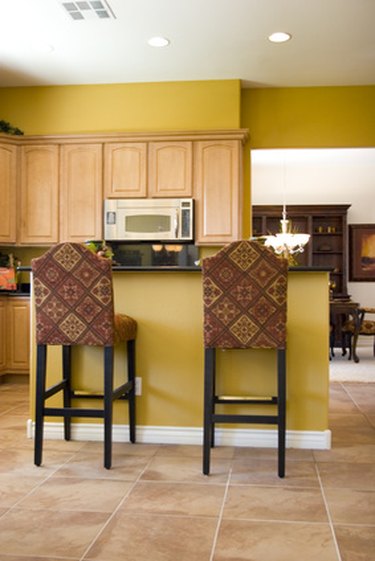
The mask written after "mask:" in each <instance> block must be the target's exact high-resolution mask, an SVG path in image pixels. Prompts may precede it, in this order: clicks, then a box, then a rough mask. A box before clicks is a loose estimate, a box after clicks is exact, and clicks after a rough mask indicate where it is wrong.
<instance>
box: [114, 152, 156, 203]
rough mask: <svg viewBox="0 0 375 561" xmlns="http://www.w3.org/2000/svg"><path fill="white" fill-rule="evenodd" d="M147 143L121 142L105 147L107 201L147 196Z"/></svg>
mask: <svg viewBox="0 0 375 561" xmlns="http://www.w3.org/2000/svg"><path fill="white" fill-rule="evenodd" d="M146 182H147V143H146V142H119V143H112V142H110V143H106V144H105V146H104V196H105V198H107V199H111V198H112V199H122V198H137V197H146V196H147V184H146Z"/></svg>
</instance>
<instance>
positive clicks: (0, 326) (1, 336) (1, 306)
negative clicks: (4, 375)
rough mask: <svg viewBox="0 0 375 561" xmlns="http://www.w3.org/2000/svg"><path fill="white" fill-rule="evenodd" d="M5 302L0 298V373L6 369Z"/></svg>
mask: <svg viewBox="0 0 375 561" xmlns="http://www.w3.org/2000/svg"><path fill="white" fill-rule="evenodd" d="M6 334H7V329H6V300H5V298H0V373H1V372H4V371H5V367H6Z"/></svg>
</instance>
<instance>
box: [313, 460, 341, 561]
mask: <svg viewBox="0 0 375 561" xmlns="http://www.w3.org/2000/svg"><path fill="white" fill-rule="evenodd" d="M315 470H316V474H317V477H318V481H319V485H320V492H321V493H322V498H323V502H324V506H325V509H326V513H327V518H328V523H329V527H330V530H331V534H332V538H333V543H334V545H335V550H336V553H337V559H338V561H343V560H342V557H341V553H340V548H339V544H338V542H337V538H336V532H335V528H334V526H333V521H332V516H331V512H330V510H329V506H328V501H327V497H326V494H325V491H324V487H323V482H322V478H321V476H320V473H319V466H318V463H317V462H315Z"/></svg>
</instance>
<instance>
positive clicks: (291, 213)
mask: <svg viewBox="0 0 375 561" xmlns="http://www.w3.org/2000/svg"><path fill="white" fill-rule="evenodd" d="M349 207H350V205H349V204H345V205H289V206H287V208H286V211H287V218H288V219H289V220H290V221H291V225H292V231H293V232H301V233H302V232H303V233H306V234H310V236H311V238H310V241H309V243H308V244H307V246H306V247H305V251H304V252H303V253H301V254H299V255H298V256H297V263H298V265H301V266H324V267H327V268H330V269H332V272H331V273H330V286H331V290H332V293H333V296H334V297H335V298H341V297H346V296H347V259H348V257H347V255H348V228H347V212H348V209H349ZM281 214H282V206H281V205H254V206H253V207H252V224H253V236H262V235H268V234H276V233H277V232H279V231H280V219H281Z"/></svg>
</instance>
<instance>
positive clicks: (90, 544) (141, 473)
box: [79, 454, 155, 561]
mask: <svg viewBox="0 0 375 561" xmlns="http://www.w3.org/2000/svg"><path fill="white" fill-rule="evenodd" d="M154 457H155V454H153V455H152V456H150V457H149V460H148V462H147V463H146V465H145V466H144V468H143V469H142V471H141V472H140V473H139V475H138V477H137V478H136V479H135V480H134V481H133V485H131V486H130V487H129V489H128V492H127V493H126V494H125V495H124V496H123V498H122V499H121V501H120V502H119V504H118V505H117V507H116V508H115V509H114V510H113V511H112V512H111V514H110V516H109V517H108V519H107V521H106V522H105V523H104V524H103V526H102V528H101V529H100V530H99V531H98V533H97V534H96V536H95V537H94V538H93V539H92V540H91V542H90V543H89V544H88V545H87V546H86V548H85V550H84V552H83V554H82V555H81V557H80V558H79V561H84V559H85V556H86V555H87V554H88V553H89V551H90V549H91V548H92V547H93V545H94V544H95V542H96V541H97V539H98V538H99V537H100V536H101V534H102V533H103V532H104V530H105V529H106V528H107V526H108V524H109V523H110V522H111V521H112V519H113V518H114V516H115V515H116V514H117V512H118V511H119V509H120V508H121V506H122V505H123V504H124V502H125V500H126V499H127V498H128V496H129V495H130V493H131V492H132V490H133V489H134V487H135V486H136V485H137V483H139V481H140V479H141V477H142V475H143V474H144V473H145V471H146V470H147V469H148V466H149V465H150V463H151V461H152V460H153V459H154Z"/></svg>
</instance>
